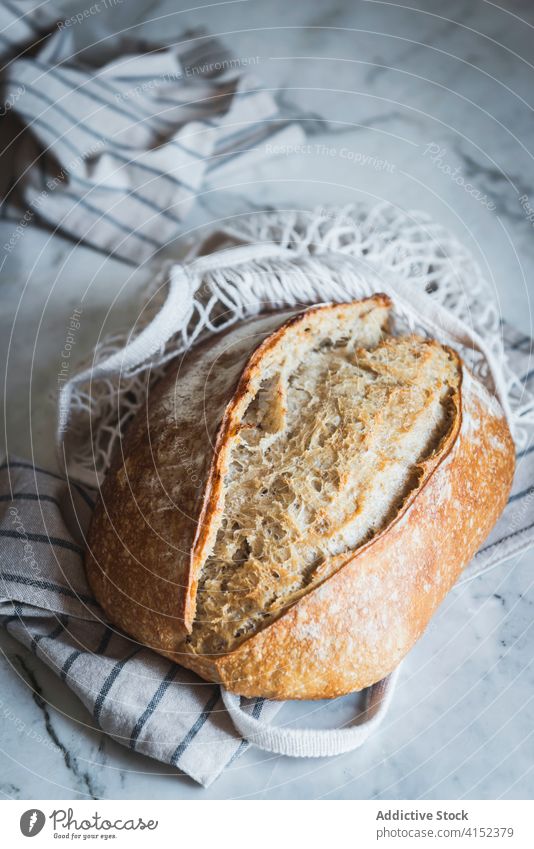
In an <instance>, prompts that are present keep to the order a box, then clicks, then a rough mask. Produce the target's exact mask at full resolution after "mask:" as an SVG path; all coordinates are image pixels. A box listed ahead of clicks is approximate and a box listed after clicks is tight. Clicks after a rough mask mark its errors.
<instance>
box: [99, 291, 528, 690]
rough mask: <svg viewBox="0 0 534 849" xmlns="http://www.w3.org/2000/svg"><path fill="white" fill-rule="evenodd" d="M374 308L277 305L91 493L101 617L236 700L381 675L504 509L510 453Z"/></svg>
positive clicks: (199, 363)
mask: <svg viewBox="0 0 534 849" xmlns="http://www.w3.org/2000/svg"><path fill="white" fill-rule="evenodd" d="M391 309H392V305H391V302H390V301H389V299H388V298H387V297H386V296H385V295H375V296H373V297H371V298H368V299H366V300H362V301H357V302H353V303H346V304H338V305H326V306H318V307H313V308H311V309H308V310H306V311H304V312H299V313H287V312H286V313H273V314H270V315H267V316H262V317H260V318H257V319H255V320H252V321H249V322H244V323H242V324H241V325H239V326H237V327H235V328H233V329H232V330H231V331H230V332H227V333H224V334H220V335H218V336H214V337H213V336H212V337H211V338H210V339H209V340H208V341H207V342H205V343H204V344H202V345H200V346H199V347H197V348H195V349H194V350H193V351H192V352H191V353H189V354H188V355H187V356H186V357H185V358H183V359H182V360H181V361H180V362H179V363H178V364H177V365H176V366H175V367H174V368H173V369H172V370H171V371H170V372H169V373H168V375H167V376H166V377H165V378H163V379H162V380H161V381H160V382H159V383H158V384H157V385H156V386H155V388H154V389H153V390H152V391H151V392H150V394H149V397H148V400H147V403H146V407H145V408H144V409H143V410H142V411H141V412H139V413H138V414H137V417H136V420H135V421H134V422H133V423H132V424H131V426H130V428H129V430H128V432H127V434H126V438H125V440H124V441H123V444H122V445H121V450H120V452H119V453H118V455H117V456H116V458H115V461H114V464H113V466H112V468H111V470H110V472H109V473H108V475H107V477H106V480H105V482H104V485H103V487H102V491H101V498H100V500H99V503H98V505H97V507H96V510H95V513H94V517H93V521H92V525H91V529H90V533H89V540H88V556H87V564H86V565H87V573H88V578H89V582H90V584H91V586H92V588H93V590H94V593H95V595H96V597H97V599H98V600H99V602H100V603H101V605H102V607H103V608H104V610H105V612H106V614H107V615H108V617H109V619H110V620H111V621H112V622H113V623H115V624H116V625H118V626H119V627H120V628H122V629H123V630H124V631H126V632H127V633H128V634H130V635H131V636H132V637H134V638H135V639H137V640H138V641H139V642H140V643H142V644H143V645H146V646H149V647H151V648H153V649H154V650H155V651H157V652H160V653H161V654H163V655H166V656H167V657H170V658H172V659H173V660H175V661H177V662H178V663H180V664H182V665H183V666H186V667H189V668H191V669H193V670H195V671H196V672H198V674H199V675H201V676H202V677H203V678H205V679H207V680H210V681H216V682H221V683H222V684H224V685H225V686H226V687H227V688H228V689H229V690H231V691H233V692H235V693H239V694H242V695H245V696H266V697H269V698H274V699H285V698H295V699H300V698H302V699H310V698H327V697H333V696H339V695H342V694H345V693H348V692H351V691H354V690H359V689H361V688H363V687H365V686H368V685H370V684H372V683H374V682H376V681H377V680H379V679H381V678H382V677H383V676H385V675H386V674H387V673H389V672H391V670H392V669H393V668H394V667H395V666H396V665H397V664H398V663H399V661H400V660H401V659H402V657H403V656H404V655H405V654H406V653H407V652H408V651H409V649H410V648H411V647H412V646H413V644H414V642H415V641H416V640H417V639H418V638H419V637H420V636H421V634H422V633H423V631H424V629H425V627H426V625H427V623H428V621H429V619H430V617H431V615H432V614H433V612H434V611H435V609H436V607H437V606H438V605H439V603H440V602H441V601H442V599H443V598H444V596H445V594H446V593H447V591H448V590H449V589H450V587H451V586H452V585H453V583H454V581H455V580H456V578H457V577H458V575H459V573H460V571H461V570H462V568H463V566H464V565H465V564H466V563H467V562H468V561H469V560H470V559H471V557H472V556H473V554H474V553H475V552H476V550H477V548H478V547H479V546H480V544H481V543H482V541H483V540H484V538H485V537H486V535H487V534H488V532H489V531H490V529H491V527H492V526H493V524H494V523H495V521H496V519H497V517H498V516H499V514H500V512H501V511H502V509H503V507H504V505H505V503H506V500H507V496H508V493H509V488H510V485H511V480H512V475H513V470H514V449H513V442H512V439H511V436H510V433H509V430H508V427H507V424H506V421H505V418H504V416H503V413H502V410H501V408H500V406H499V404H498V403H497V401H496V400H495V398H494V397H493V396H491V395H490V394H489V393H488V392H487V390H486V389H485V388H484V387H483V386H482V385H481V384H480V383H478V382H477V381H476V380H475V379H474V378H473V377H472V375H471V374H470V372H469V371H468V370H467V369H466V368H465V366H463V364H462V362H461V360H460V358H459V356H458V354H457V353H455V352H454V351H453V350H452V349H450V348H447V347H445V346H443V345H441V344H439V343H438V342H437V341H435V340H432V339H427V338H422V337H420V336H417V335H404V336H402V335H401V336H398V335H393V334H392V333H391V332H390V331H389V329H388V328H389V316H390V311H391Z"/></svg>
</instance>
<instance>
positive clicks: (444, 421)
mask: <svg viewBox="0 0 534 849" xmlns="http://www.w3.org/2000/svg"><path fill="white" fill-rule="evenodd" d="M327 310H328V312H327V313H326V315H327V316H328V318H326V320H325V313H323V314H321V310H317V311H315V312H314V313H313V314H311V315H308V316H307V317H306V318H303V319H301V321H300V323H296V322H295V323H294V324H293V326H291V327H290V328H289V329H288V331H287V333H286V334H285V336H284V337H283V338H282V339H281V340H279V342H278V344H276V345H274V346H273V347H272V348H271V355H270V359H269V361H268V362H267V363H264V364H263V368H262V371H261V383H260V384H259V387H257V390H256V392H255V393H254V394H253V393H250V394H249V399H248V405H247V407H246V409H244V411H243V413H242V415H241V417H240V420H239V422H238V424H237V425H236V427H235V428H234V429H233V431H232V434H231V436H229V438H228V440H227V442H226V449H227V456H226V461H225V473H224V475H223V477H222V504H223V508H222V511H221V512H220V513H219V516H218V520H217V522H214V523H213V525H212V527H211V544H210V547H209V551H207V549H206V548H205V549H204V558H203V564H202V567H201V569H200V578H199V584H198V594H197V605H196V616H195V620H194V624H193V629H192V634H191V637H190V638H188V641H187V643H188V646H189V649H190V650H192V651H194V652H195V653H199V654H207V655H217V654H219V653H225V652H228V651H231V650H232V649H234V648H235V647H236V646H237V645H239V644H240V643H241V642H243V641H244V640H245V639H247V638H248V637H249V636H251V635H252V634H254V633H256V632H257V631H258V629H260V628H263V627H265V626H266V625H268V624H269V622H270V621H272V619H273V618H274V617H276V616H278V615H280V613H281V612H283V610H284V609H286V608H287V607H288V606H289V605H290V604H293V603H294V602H295V601H296V600H297V599H298V598H299V597H300V596H302V595H303V594H305V593H308V592H309V591H310V590H312V589H313V588H314V587H315V586H316V585H317V584H318V583H320V582H322V581H324V580H325V579H326V578H328V576H329V575H331V574H332V573H333V572H334V571H336V570H337V569H339V568H340V567H341V566H342V565H343V563H344V562H346V560H347V559H348V558H349V557H351V556H352V555H353V554H354V551H355V550H356V549H357V548H358V547H359V546H361V545H362V544H364V543H366V542H368V541H369V539H371V538H372V537H373V536H374V535H375V534H377V533H379V532H380V531H381V530H382V529H383V528H384V527H385V526H386V525H387V524H388V522H389V521H391V519H392V518H393V517H394V516H395V515H396V514H397V513H398V511H399V509H400V508H401V506H402V503H403V502H404V501H405V500H406V498H407V496H408V495H409V493H410V492H411V491H413V490H414V489H415V488H416V487H417V486H418V485H419V484H420V483H421V479H422V477H423V476H424V473H425V463H426V462H427V461H429V459H430V458H431V457H432V455H433V454H435V452H436V451H438V450H439V448H440V445H441V443H442V441H443V439H444V437H445V436H446V435H447V434H448V433H449V431H450V429H451V426H452V424H453V420H454V415H453V413H454V405H453V403H452V396H453V393H455V392H456V391H457V390H458V387H459V382H460V373H461V372H460V369H461V366H460V363H459V360H458V358H457V356H456V355H455V354H454V353H453V352H452V351H451V350H450V349H447V348H445V347H443V346H441V345H440V344H439V343H438V342H436V341H433V340H426V339H423V338H421V337H418V336H415V335H408V336H401V337H394V336H392V335H390V334H388V333H387V332H384V327H383V322H381V321H376V318H377V317H376V316H374V318H373V314H372V312H370V313H367V315H366V316H365V317H364V318H363V327H359V328H358V330H357V332H355V328H354V320H353V315H352V314H351V311H350V310H349V311H346V310H345V309H343V308H340V309H339V311H337V310H335V309H332V308H327ZM302 334H304V342H301V341H300V338H299V337H301V336H302ZM206 554H207V555H208V556H206Z"/></svg>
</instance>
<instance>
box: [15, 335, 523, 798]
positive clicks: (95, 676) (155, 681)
mask: <svg viewBox="0 0 534 849" xmlns="http://www.w3.org/2000/svg"><path fill="white" fill-rule="evenodd" d="M504 338H505V343H506V352H507V355H508V357H509V361H510V364H511V365H512V366H513V368H514V370H515V371H516V373H517V374H519V375H521V376H522V381H523V384H524V386H525V388H526V389H532V388H534V358H533V348H532V340H531V339H530V338H528V337H525V336H522V335H521V334H519V333H516V332H515V331H513V330H512V329H511V328H509V327H507V326H505V327H504ZM95 496H96V492H95V491H94V490H89V489H87V488H83V487H81V486H80V485H78V484H76V483H73V482H72V481H69V480H64V479H63V478H61V477H60V476H58V475H56V474H54V473H52V472H49V471H44V470H42V469H37V468H35V467H34V466H32V465H31V464H30V463H26V462H24V461H21V460H18V459H15V458H13V459H10V460H9V462H8V463H5V464H4V465H3V466H2V467H1V468H0V517H1V518H0V619H1V620H2V622H3V625H4V627H6V628H7V630H8V631H9V633H10V634H11V635H12V636H13V637H15V638H16V639H18V640H20V642H22V643H24V644H25V645H26V646H28V647H29V648H30V649H31V650H32V651H33V652H34V653H35V654H36V655H37V656H38V657H39V658H41V659H42V660H43V661H44V662H45V663H46V664H47V665H48V666H50V667H51V668H52V669H53V670H54V671H55V672H56V674H57V675H59V676H60V677H61V679H62V680H63V681H65V682H66V684H67V685H68V686H69V687H70V688H71V689H72V690H73V691H74V692H75V693H76V694H77V695H78V696H79V698H80V699H81V700H82V702H83V703H84V704H85V705H86V707H87V708H88V710H89V711H90V712H91V714H92V716H93V719H94V722H95V723H96V725H97V726H99V727H100V728H101V729H102V730H103V731H105V732H106V733H107V734H109V735H110V736H112V737H113V738H114V739H115V740H117V741H118V742H120V743H122V744H123V745H125V746H128V747H130V748H131V749H134V750H135V751H138V752H143V753H144V754H147V755H150V756H151V757H153V758H156V759H158V760H160V761H163V762H164V763H167V764H172V765H173V766H176V767H178V768H179V769H181V770H183V771H184V772H186V773H188V774H189V775H190V776H191V777H192V778H194V779H195V780H196V781H198V782H200V783H201V784H204V785H205V786H207V785H209V784H210V783H211V782H212V781H213V780H214V779H215V778H216V777H217V776H218V775H220V773H221V772H222V770H223V769H224V768H225V766H227V765H228V764H229V763H231V762H232V761H233V760H234V759H235V758H236V757H237V756H238V755H240V754H241V753H242V752H243V751H244V750H245V749H246V747H247V745H248V743H247V742H246V741H244V740H241V739H240V737H239V736H238V735H237V733H236V732H235V730H234V729H233V726H232V724H231V721H230V718H229V715H228V714H227V712H226V710H225V709H224V706H223V703H222V701H221V696H220V692H219V688H218V687H217V686H214V685H212V684H207V683H205V682H203V681H201V680H200V679H199V678H197V676H196V675H194V674H193V673H191V672H188V671H187V670H184V669H182V668H181V667H179V666H177V665H176V664H174V663H171V662H170V661H167V660H164V659H163V658H161V657H159V656H158V655H157V654H155V653H154V652H152V651H150V650H148V649H146V648H143V647H142V646H140V645H139V644H137V643H136V642H135V641H133V640H130V639H129V638H127V637H125V636H124V635H123V634H121V633H120V632H118V631H117V630H115V629H114V628H113V627H111V626H110V625H109V623H108V622H106V619H105V616H104V614H103V613H102V611H101V610H100V608H99V607H98V605H97V604H96V602H95V600H94V598H93V597H92V595H91V592H90V589H89V587H88V585H87V582H86V579H85V573H84V570H83V551H84V534H85V530H86V528H87V525H88V522H89V519H90V517H91V512H92V509H93V504H94V500H95ZM533 543H534V432H532V433H530V434H529V439H528V442H527V444H526V446H524V447H523V448H522V449H521V450H520V451H519V452H518V454H517V469H516V475H515V479H514V485H513V489H512V493H511V495H510V499H509V501H508V505H507V507H506V508H505V510H504V513H503V515H502V516H501V518H500V520H499V522H498V523H497V525H496V526H495V528H494V530H493V531H492V533H491V535H490V537H489V538H488V539H487V540H486V542H485V543H484V545H483V546H482V548H481V549H480V551H479V552H478V554H477V555H476V557H475V558H474V559H473V562H472V563H471V564H470V566H469V567H468V568H467V570H466V572H465V573H464V576H463V578H462V579H461V580H469V579H470V578H472V577H474V576H475V575H476V574H478V573H479V572H482V571H485V570H487V569H489V568H491V567H493V566H496V565H497V564H499V563H501V562H502V561H503V560H505V559H507V558H508V557H510V556H512V555H514V554H518V553H520V552H522V551H524V550H525V549H527V548H528V547H529V546H531V545H532V544H533ZM280 707H281V703H279V702H269V701H264V700H262V699H257V700H254V701H250V702H246V703H245V709H246V710H248V711H249V712H251V713H252V715H253V716H255V717H258V718H259V717H260V716H261V718H262V719H265V720H267V721H269V720H270V719H272V718H273V717H274V715H275V714H276V713H277V711H278V710H279V709H280Z"/></svg>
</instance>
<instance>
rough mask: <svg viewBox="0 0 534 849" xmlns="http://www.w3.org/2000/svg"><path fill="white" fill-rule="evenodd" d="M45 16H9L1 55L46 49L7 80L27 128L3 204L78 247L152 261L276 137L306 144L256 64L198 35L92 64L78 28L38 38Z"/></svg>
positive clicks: (12, 65) (59, 28)
mask: <svg viewBox="0 0 534 849" xmlns="http://www.w3.org/2000/svg"><path fill="white" fill-rule="evenodd" d="M32 5H33V4H32ZM41 5H42V4H41ZM44 5H45V8H46V9H47V10H48V23H50V17H51V14H52V8H51V7H50V4H48V5H47V4H44ZM39 10H40V18H39V24H40V25H42V24H43V23H44V22H43V21H42V20H41V19H42V18H43V9H42V8H41V7H39ZM39 10H38V9H34V10H32V8H31V6H27V7H26V12H25V13H24V14H23V16H22V11H19V14H18V16H17V14H16V13H17V9H16V8H14V7H13V6H12V5H11V4H6V5H5V6H4V7H3V8H2V9H1V10H0V25H1V24H2V23H3V24H4V26H3V32H5V33H6V36H5V40H4V41H0V55H2V54H3V55H4V56H6V55H10V52H12V50H13V47H14V46H17V45H18V46H19V47H20V46H21V45H22V43H23V42H25V40H26V39H28V38H29V37H33V39H34V40H37V42H38V44H39V45H40V47H39V49H38V50H37V51H35V50H34V51H32V54H31V55H30V54H28V53H26V54H24V55H21V56H20V58H16V59H14V60H13V59H12V60H11V61H10V62H9V63H8V65H7V69H6V71H5V89H6V96H7V100H6V106H7V104H9V107H10V110H13V112H15V113H16V115H17V116H18V117H19V119H21V120H22V121H23V122H24V124H25V125H26V128H27V130H26V132H25V133H24V134H23V135H22V136H21V137H20V138H19V137H17V139H16V146H17V151H16V156H15V161H14V163H13V164H12V166H11V167H12V169H13V181H12V185H11V187H10V188H9V190H8V192H7V195H6V209H7V211H8V213H9V214H10V215H11V216H12V217H14V219H15V220H18V219H20V218H21V210H24V213H25V216H29V217H30V220H34V219H35V220H40V221H43V222H45V223H47V224H48V225H50V226H53V227H54V228H57V229H59V230H61V231H62V232H63V233H65V234H66V235H68V236H70V237H72V238H74V239H76V240H77V241H78V240H82V241H85V242H87V243H88V244H91V245H93V246H94V247H96V248H98V249H100V250H104V251H105V252H106V253H109V254H112V255H114V256H118V257H120V258H122V259H124V260H126V261H128V262H130V263H140V262H144V261H145V260H147V259H148V258H149V257H151V256H152V255H153V254H154V253H155V252H157V251H158V250H159V249H160V248H162V247H163V246H165V245H166V244H167V243H168V242H169V240H171V239H174V238H175V237H176V236H177V235H178V234H179V232H180V230H181V228H182V224H183V221H184V218H185V216H186V215H187V214H188V213H189V212H190V210H191V207H192V205H193V203H194V200H195V197H196V195H198V193H199V192H200V191H201V189H202V188H203V187H205V186H206V185H208V184H212V181H213V180H214V179H215V178H217V179H220V177H221V176H223V177H224V176H225V174H226V172H229V171H230V170H231V169H235V168H236V167H238V168H240V169H241V170H242V169H243V168H244V167H245V166H250V165H252V164H253V163H254V162H255V161H256V160H258V159H264V158H265V156H266V154H267V152H268V147H267V146H266V145H265V143H264V142H265V141H266V140H267V139H269V140H273V141H275V142H276V143H277V144H285V145H293V144H296V143H298V142H300V141H301V140H302V138H303V133H302V131H301V129H300V128H299V127H297V126H296V125H295V124H289V123H288V121H287V120H286V119H285V118H283V117H282V115H281V114H280V111H279V108H278V106H277V104H276V102H275V99H274V98H273V97H272V96H271V94H270V93H268V92H267V91H265V90H262V88H261V87H260V86H259V85H258V82H257V81H256V80H255V79H254V77H253V76H251V75H250V74H249V73H246V71H249V70H250V68H251V67H252V66H254V65H255V64H257V62H258V61H259V57H240V58H239V59H236V58H234V57H232V56H231V55H230V54H229V52H228V50H227V49H226V48H225V47H224V46H223V45H222V44H221V43H220V42H219V41H218V40H217V39H214V38H211V37H210V36H208V35H206V34H199V33H196V34H194V35H191V34H188V35H187V36H186V35H184V36H183V37H182V39H181V40H178V42H177V43H176V44H175V45H174V46H172V47H168V48H166V49H163V48H161V46H160V45H157V46H155V45H154V46H152V47H151V48H150V49H149V48H147V46H146V45H144V44H140V43H135V42H127V43H126V42H124V40H120V39H119V40H118V41H117V42H116V43H115V51H116V56H117V57H118V58H114V59H112V60H111V61H108V62H106V63H105V64H102V65H97V66H95V65H94V64H89V60H88V58H87V57H86V51H76V50H75V49H74V43H73V29H74V28H73V27H67V26H65V24H62V22H61V21H57V22H56V28H55V30H54V31H53V32H52V34H50V35H49V36H48V37H47V38H46V39H44V38H43V37H42V36H39V27H38V26H37V23H36V18H35V15H37V13H38V11H39ZM21 16H22V17H21ZM10 33H11V34H12V35H11V39H10V37H9V36H10ZM25 37H26V38H25ZM108 40H109V39H106V40H105V41H106V42H107V41H108ZM17 216H18V219H17ZM24 220H25V221H26V222H27V221H28V220H29V219H28V217H26V218H25V219H24Z"/></svg>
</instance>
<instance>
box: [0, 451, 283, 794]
mask: <svg viewBox="0 0 534 849" xmlns="http://www.w3.org/2000/svg"><path fill="white" fill-rule="evenodd" d="M94 499H95V492H94V491H91V490H89V489H87V488H84V487H81V486H79V485H77V484H74V483H73V482H72V481H66V480H64V479H63V478H62V477H60V476H59V475H56V474H54V473H52V472H49V471H44V470H43V469H38V468H35V467H34V466H32V465H31V464H30V463H26V462H24V461H23V460H20V459H16V458H10V460H9V461H8V462H6V463H4V465H3V466H2V467H1V468H0V620H1V621H2V624H3V626H4V627H5V628H6V629H7V631H8V632H9V633H10V634H11V635H12V636H13V637H15V639H17V640H19V641H20V642H21V643H23V644H24V645H26V646H27V647H28V648H29V649H30V650H31V651H32V652H33V653H34V654H35V655H36V656H37V657H38V658H40V659H41V660H43V661H44V662H45V663H46V664H47V665H48V666H49V667H50V668H51V669H52V670H53V671H54V672H55V673H56V674H57V675H58V676H59V677H60V678H61V679H62V680H63V681H65V683H66V684H67V685H68V686H69V687H70V688H71V689H72V690H73V691H74V692H75V693H76V695H77V696H78V697H79V698H80V699H81V701H82V702H83V703H84V705H85V706H86V707H87V709H88V710H89V712H90V713H91V715H92V717H93V720H94V723H95V726H96V727H98V728H101V729H102V730H103V731H104V732H106V733H107V734H109V735H110V736H111V737H113V738H114V739H115V740H117V741H118V742H119V743H121V744H122V745H124V746H127V747H129V748H130V749H133V750H135V751H136V752H142V753H143V754H146V755H150V757H153V758H156V759H157V760H159V761H162V762H163V763H166V764H170V765H172V766H175V767H177V768H179V769H180V770H182V771H183V772H185V773H187V774H188V775H190V776H191V778H193V779H195V781H198V782H200V783H201V784H203V785H205V786H207V785H209V784H211V782H212V781H213V780H214V779H215V778H217V776H218V775H220V773H221V772H222V770H223V769H224V768H225V766H227V765H228V764H229V763H231V762H232V761H233V760H234V759H235V758H236V757H238V756H239V755H240V754H241V753H242V752H243V751H244V750H245V749H246V748H247V746H248V743H247V742H245V741H244V740H242V739H241V738H240V736H239V735H238V733H237V731H235V729H234V727H233V725H232V721H231V719H230V717H229V715H228V713H227V712H226V709H225V707H224V705H223V703H222V700H221V694H220V689H219V687H218V686H215V685H213V684H208V683H206V682H205V681H202V680H201V679H200V678H198V677H197V676H196V675H195V674H194V673H192V672H189V671H187V670H186V669H182V668H181V667H180V666H177V665H176V664H175V663H173V662H171V661H169V660H165V659H164V658H162V657H160V656H159V655H157V654H155V652H153V651H151V650H149V649H146V648H143V647H142V646H140V645H139V644H138V643H136V642H135V641H133V640H130V639H129V638H128V637H126V636H124V635H123V634H122V633H120V632H119V631H117V630H116V629H114V628H113V627H112V626H111V625H109V624H108V623H107V621H106V619H105V615H104V614H103V612H102V610H101V609H100V608H99V606H98V605H97V603H96V602H95V600H94V598H93V597H92V595H91V591H90V589H89V587H88V585H87V581H86V579H85V572H84V569H83V553H84V534H85V530H86V528H87V525H88V522H89V519H90V517H91V513H92V510H93V505H94ZM244 703H245V707H246V709H247V710H248V711H250V712H251V713H252V715H253V716H255V717H260V715H261V716H262V717H264V718H266V719H269V718H270V717H273V716H274V715H275V713H277V711H278V710H279V708H280V707H281V704H280V703H276V702H270V703H266V702H265V701H264V700H263V699H256V700H252V701H248V700H244Z"/></svg>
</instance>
